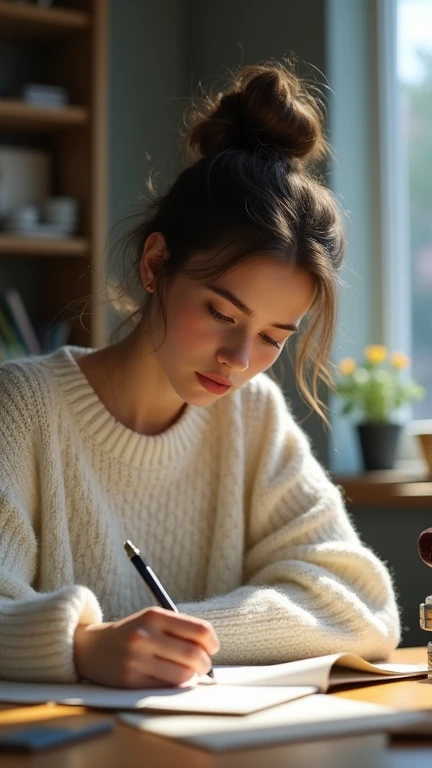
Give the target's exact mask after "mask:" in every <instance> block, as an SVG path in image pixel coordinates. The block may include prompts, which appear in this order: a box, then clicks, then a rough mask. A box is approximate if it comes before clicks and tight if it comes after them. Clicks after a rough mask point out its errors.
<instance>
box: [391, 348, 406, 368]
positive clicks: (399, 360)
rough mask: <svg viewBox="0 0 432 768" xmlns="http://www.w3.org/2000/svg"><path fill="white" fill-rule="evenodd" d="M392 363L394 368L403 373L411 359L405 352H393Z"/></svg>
mask: <svg viewBox="0 0 432 768" xmlns="http://www.w3.org/2000/svg"><path fill="white" fill-rule="evenodd" d="M390 362H391V364H392V366H393V368H397V369H398V370H399V371H402V370H403V369H404V368H408V366H409V364H410V359H409V357H408V355H405V353H404V352H393V354H392V356H391V358H390Z"/></svg>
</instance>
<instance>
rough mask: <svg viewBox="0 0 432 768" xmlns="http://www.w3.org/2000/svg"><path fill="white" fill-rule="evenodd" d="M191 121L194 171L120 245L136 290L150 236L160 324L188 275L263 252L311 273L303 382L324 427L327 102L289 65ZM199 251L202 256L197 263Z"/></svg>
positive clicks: (231, 92)
mask: <svg viewBox="0 0 432 768" xmlns="http://www.w3.org/2000/svg"><path fill="white" fill-rule="evenodd" d="M186 119H187V120H188V123H187V125H188V127H187V129H186V131H185V132H184V140H185V145H186V149H187V151H188V154H189V157H190V159H191V162H190V163H189V165H188V166H187V167H186V168H185V169H184V170H183V171H182V172H181V173H180V174H179V176H178V177H177V179H176V180H175V181H174V183H173V184H172V185H171V186H170V187H169V189H168V190H167V191H166V192H165V193H164V194H162V195H160V196H159V197H156V199H154V200H153V201H151V202H150V203H149V204H147V207H146V209H145V211H144V213H143V212H141V213H140V219H139V221H138V223H137V224H134V226H133V227H132V228H131V229H130V230H129V231H128V233H127V235H126V237H125V238H124V237H123V239H122V243H121V248H122V250H123V253H125V251H126V250H127V249H129V248H130V249H131V250H132V252H133V257H134V266H133V273H132V281H133V282H134V284H135V286H138V285H139V263H140V260H141V256H142V252H143V248H144V244H145V241H146V239H147V238H148V236H149V235H150V234H151V233H152V232H161V233H162V234H163V235H164V237H165V241H166V244H167V250H168V257H167V258H166V259H165V260H164V261H163V262H162V264H161V266H160V269H159V271H158V273H157V279H156V289H155V292H154V294H152V296H151V301H152V303H153V307H154V306H155V304H156V308H157V317H158V318H159V319H162V321H163V322H164V323H165V319H166V313H165V304H166V290H167V287H168V285H169V284H170V283H171V281H172V280H173V279H174V278H175V277H176V276H177V275H179V274H180V273H182V274H183V275H187V276H189V277H190V278H192V279H199V280H204V279H207V280H208V279H216V278H217V277H219V276H221V275H222V274H223V273H225V272H226V271H228V270H229V269H231V268H233V267H236V266H238V265H239V264H240V262H245V261H246V260H248V259H251V258H254V256H255V257H256V255H257V254H265V255H266V257H270V258H274V259H275V260H277V261H278V262H280V263H284V264H289V265H292V266H293V267H295V268H296V269H299V270H305V271H306V272H308V273H309V274H310V275H311V276H312V277H313V278H314V281H315V285H316V292H315V298H314V302H313V305H312V307H311V309H310V312H309V313H308V318H307V325H306V330H305V332H304V333H303V334H302V336H301V339H300V341H299V344H298V348H297V354H296V378H297V384H298V387H299V390H300V392H301V394H302V396H303V397H304V399H305V400H306V402H308V403H309V405H310V406H312V408H313V409H314V410H315V411H316V412H317V413H319V414H320V416H321V417H322V418H323V420H324V421H325V422H326V423H327V424H328V421H327V418H326V410H327V409H326V406H325V405H324V404H323V402H322V401H321V400H320V399H319V396H318V385H319V380H320V379H321V380H323V381H324V382H325V383H326V384H327V385H328V386H330V387H331V386H332V373H331V370H332V368H333V367H332V365H331V363H330V361H329V357H330V352H331V347H332V343H333V336H334V330H335V324H336V314H337V289H338V283H339V280H338V274H337V273H338V270H339V268H340V266H341V261H342V258H343V251H344V235H343V227H342V223H341V217H340V214H339V211H338V206H337V204H336V202H335V200H334V198H333V196H332V194H331V193H330V192H329V190H328V189H327V188H326V187H325V186H323V185H322V184H321V183H320V181H319V180H318V179H317V178H315V177H314V176H313V175H312V173H311V172H310V171H309V170H308V169H307V166H308V165H309V163H311V162H314V161H315V160H320V159H321V158H323V157H324V156H325V155H326V153H327V151H328V149H329V147H328V144H327V141H326V139H325V135H324V127H323V123H324V119H323V109H322V102H321V100H320V98H318V97H317V96H316V95H314V94H313V91H312V88H307V87H306V85H305V83H304V81H302V80H300V79H299V78H298V77H297V76H296V75H295V74H294V72H293V71H292V67H291V66H289V67H288V66H285V65H282V64H279V63H277V62H276V63H275V62H270V63H268V62H267V63H264V64H262V65H258V66H247V67H244V68H243V69H241V70H239V71H238V72H237V73H235V74H234V75H233V77H232V81H231V83H230V85H229V86H228V88H227V89H226V90H225V91H224V92H223V93H218V94H217V95H216V96H215V97H210V96H206V97H204V98H202V99H201V100H200V101H199V102H198V103H197V102H196V101H195V102H193V103H192V105H191V107H190V109H189V115H188V117H187V118H186ZM128 218H129V217H128ZM195 254H200V255H201V256H202V257H203V258H200V259H198V260H196V259H195V260H194V261H193V262H191V261H190V260H191V257H192V256H193V255H195ZM207 254H208V258H206V255H207ZM129 285H130V287H132V284H131V283H129ZM123 287H124V286H123ZM124 306H125V304H123V307H124ZM129 307H130V305H129ZM135 307H137V305H135ZM143 311H145V304H144V303H143V301H142V299H141V301H140V303H139V304H138V308H137V309H135V311H134V312H133V313H130V312H129V319H131V318H133V319H134V320H135V321H136V320H137V319H138V320H139V319H140V318H141V317H142V316H143Z"/></svg>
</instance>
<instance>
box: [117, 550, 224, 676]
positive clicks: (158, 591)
mask: <svg viewBox="0 0 432 768" xmlns="http://www.w3.org/2000/svg"><path fill="white" fill-rule="evenodd" d="M123 546H124V548H125V550H126V554H127V556H128V558H129V560H130V561H131V563H133V564H134V566H135V568H136V569H137V571H138V573H139V574H140V575H141V576H142V577H143V579H144V581H145V583H146V584H147V586H148V588H149V589H150V591H151V592H152V593H153V595H154V596H155V598H156V600H157V601H158V603H159V604H160V605H161V606H162V608H166V609H167V610H168V611H174V613H178V608H177V606H176V604H175V603H174V602H173V601H172V600H171V598H170V596H169V594H168V592H167V591H166V589H164V587H163V586H162V584H161V583H160V581H159V579H158V577H157V576H156V574H155V573H153V571H152V569H151V568H150V566H149V565H147V564H146V563H145V562H144V560H143V559H142V557H140V551H139V549H137V547H135V546H134V545H133V544H132V542H131V541H130V540H129V539H128V540H127V541H125V542H124V544H123ZM207 674H208V676H209V677H211V678H212V679H214V672H213V669H210V671H209V672H207Z"/></svg>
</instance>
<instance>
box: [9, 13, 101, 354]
mask: <svg viewBox="0 0 432 768" xmlns="http://www.w3.org/2000/svg"><path fill="white" fill-rule="evenodd" d="M11 62H12V66H11ZM0 67H1V68H2V71H3V72H4V73H6V74H4V77H3V81H4V82H3V85H4V83H6V86H7V85H8V84H9V85H10V93H8V89H7V87H6V89H5V88H3V91H2V92H1V93H0V147H1V146H2V145H3V146H11V145H12V146H16V147H29V148H32V149H41V150H43V151H44V152H47V153H49V156H50V163H51V178H50V193H49V196H57V195H58V196H66V197H73V198H76V199H77V200H78V201H79V229H78V231H77V234H76V235H74V236H71V237H64V238H53V237H49V238H48V237H47V238H45V237H41V236H40V235H39V236H38V237H33V236H28V235H23V234H14V233H11V232H6V231H4V230H3V231H0V292H1V291H4V290H7V289H10V288H16V289H18V290H19V292H20V294H21V296H22V298H23V300H24V303H25V305H26V308H27V310H28V312H29V315H30V317H31V320H32V322H33V324H34V326H35V327H36V328H37V329H38V328H44V327H46V326H47V325H50V324H51V323H55V322H59V321H61V320H64V321H67V322H68V325H69V328H70V332H69V338H68V342H70V343H72V344H80V345H84V346H94V347H97V346H102V345H103V344H105V343H106V341H107V311H106V304H105V302H104V300H103V290H104V284H105V266H104V263H105V245H106V235H107V184H108V173H107V162H108V157H107V155H108V128H107V120H108V113H107V107H108V0H57V2H54V3H53V5H52V6H51V7H47V8H45V7H42V6H39V5H37V4H36V3H19V2H14V1H13V0H0ZM8 78H9V82H8ZM28 82H41V83H45V84H49V85H56V86H62V87H64V88H66V89H67V91H68V94H69V103H68V105H67V106H64V107H56V108H51V107H47V106H40V105H38V106H35V105H33V104H31V103H28V102H26V101H24V100H21V99H20V98H19V97H18V98H17V96H16V93H14V92H13V89H14V88H15V90H16V88H17V86H20V85H21V86H24V85H25V83H28ZM87 298H88V299H89V305H88V308H87V309H86V313H85V317H84V318H83V322H84V326H83V324H82V323H81V322H80V320H79V318H78V317H77V315H78V314H79V312H80V310H82V309H83V308H84V302H85V300H86V299H87Z"/></svg>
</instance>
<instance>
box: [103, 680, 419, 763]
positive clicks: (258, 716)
mask: <svg viewBox="0 0 432 768" xmlns="http://www.w3.org/2000/svg"><path fill="white" fill-rule="evenodd" d="M118 717H119V719H120V720H122V721H123V722H125V723H127V724H128V725H131V726H134V727H135V728H139V729H140V730H143V731H147V732H149V733H155V734H158V735H159V736H166V737H169V738H173V739H178V740H181V741H184V742H187V743H189V744H193V745H195V746H198V747H202V748H204V749H208V750H210V751H215V752H223V751H225V750H229V749H234V748H240V747H242V746H247V747H253V746H255V745H257V746H258V745H265V744H277V743H284V744H288V743H293V742H299V741H303V740H307V741H311V740H313V739H322V738H328V737H341V736H348V735H354V734H360V733H377V732H398V731H400V730H404V729H406V728H407V727H412V726H414V725H419V724H421V723H424V722H426V721H427V720H428V719H430V718H428V715H427V713H424V712H415V711H410V712H399V711H397V710H395V709H392V708H390V707H385V706H381V705H379V704H369V703H368V702H364V701H355V700H351V699H340V698H336V697H334V696H328V695H326V694H316V695H314V696H308V697H307V698H304V699H299V700H298V701H292V702H290V703H287V704H281V705H280V706H279V707H273V708H272V709H266V710H264V711H263V712H256V713H255V714H251V715H248V716H246V717H242V718H238V717H237V718H234V717H228V716H219V717H212V716H209V715H207V716H205V715H175V716H173V715H171V716H169V717H168V716H166V715H155V714H149V715H146V714H138V713H123V712H121V713H119V714H118ZM363 757H365V756H363ZM287 764H288V763H287ZM363 765H365V766H369V765H371V764H370V763H368V762H367V760H365V762H364V763H363Z"/></svg>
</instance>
